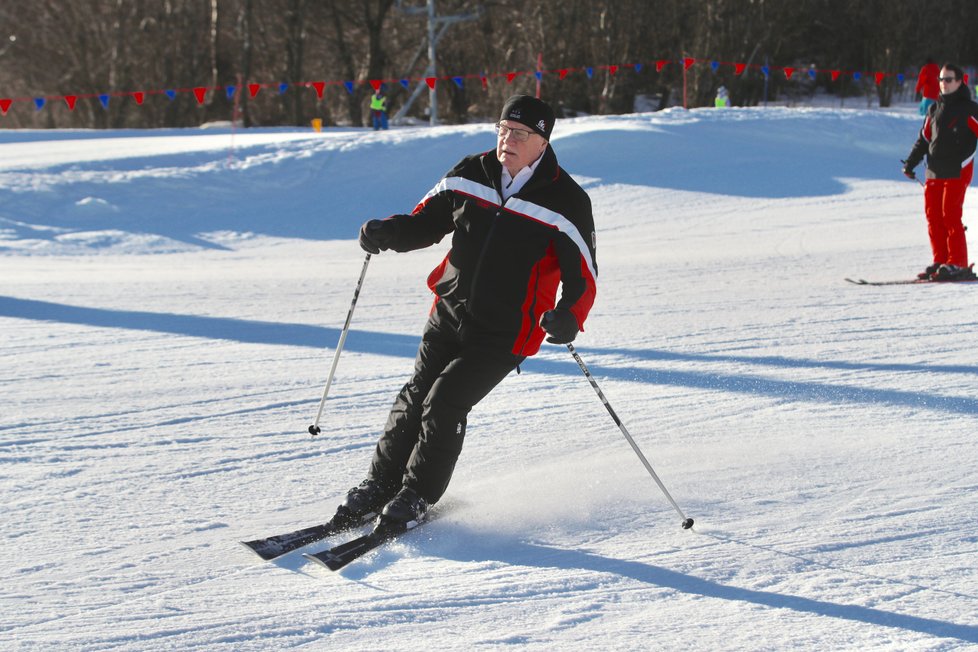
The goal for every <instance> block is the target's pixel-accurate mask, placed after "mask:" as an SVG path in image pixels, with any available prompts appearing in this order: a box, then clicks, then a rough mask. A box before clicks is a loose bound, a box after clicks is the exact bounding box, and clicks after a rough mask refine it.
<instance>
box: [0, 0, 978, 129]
mask: <svg viewBox="0 0 978 652" xmlns="http://www.w3.org/2000/svg"><path fill="white" fill-rule="evenodd" d="M425 2H426V0H32V2H26V3H15V2H5V3H3V4H2V5H0V30H3V31H2V32H0V98H33V97H39V96H60V95H69V94H74V95H82V96H84V95H91V96H93V97H94V96H96V95H98V94H102V93H119V94H124V93H127V92H130V91H147V90H151V89H188V88H193V87H199V86H205V87H211V88H214V87H227V86H232V85H234V86H240V85H241V84H248V83H272V82H275V83H279V82H281V83H286V84H289V85H290V86H289V87H288V90H287V91H286V92H284V93H279V92H278V90H277V89H270V88H263V90H262V91H261V92H259V94H258V95H257V96H255V97H254V98H252V97H250V94H248V93H245V92H242V91H240V90H239V92H238V93H237V95H236V96H235V97H234V98H233V99H232V98H229V97H227V95H226V94H224V93H218V92H211V93H208V94H207V96H206V100H205V101H204V102H203V103H199V102H198V101H197V100H196V99H195V97H194V96H193V94H191V93H186V92H183V93H178V94H175V97H174V98H173V99H170V98H169V97H167V96H164V95H152V96H148V97H146V99H145V100H144V102H143V103H142V104H138V103H137V102H136V101H135V100H134V99H133V98H132V97H128V96H125V95H113V96H112V98H111V101H109V102H108V106H107V107H105V106H103V104H102V103H100V102H99V101H97V100H93V99H91V98H87V99H84V100H79V101H78V103H77V105H76V107H75V109H74V110H69V108H68V107H67V106H66V105H65V103H64V102H52V103H49V104H47V105H45V106H44V108H42V109H40V110H37V109H35V106H34V105H33V104H32V103H29V102H17V103H16V104H14V105H13V107H12V108H11V109H10V110H9V111H8V114H7V115H5V116H3V117H0V127H3V128H27V127H31V128H51V127H58V128H154V127H186V126H196V125H200V124H202V123H205V122H210V121H217V120H229V119H231V117H232V115H233V116H235V117H236V118H237V119H239V120H240V121H241V122H242V123H243V124H244V125H246V126H266V125H308V124H309V121H310V120H311V119H312V118H320V119H322V120H323V121H324V123H325V124H327V125H332V124H343V125H357V126H360V125H366V124H367V123H368V122H369V116H368V115H367V114H368V111H367V106H368V102H369V96H370V94H371V93H372V92H373V89H372V88H371V87H370V85H369V84H368V83H366V82H368V81H369V80H376V79H385V80H400V79H411V80H415V81H413V82H412V84H417V83H419V82H418V81H417V80H419V79H422V78H423V77H424V76H425V69H426V67H427V66H428V56H427V53H428V50H427V37H428V24H427V19H426V14H425V13H424V11H423V10H424V9H425ZM435 8H436V11H437V14H438V15H439V16H453V15H455V16H458V15H467V16H468V18H469V19H467V20H464V21H459V22H456V23H453V24H449V25H447V26H441V25H440V26H439V31H441V32H442V33H441V34H440V37H439V38H438V39H437V61H436V66H437V68H436V70H437V72H436V74H437V76H439V77H443V76H454V75H459V76H461V75H470V74H486V73H489V74H492V75H493V76H491V77H489V78H488V80H487V81H488V83H487V84H482V83H481V82H480V80H479V79H473V78H466V79H465V81H464V83H463V84H461V85H459V84H455V83H451V82H447V81H445V80H441V81H439V82H438V84H437V86H436V92H437V101H438V116H439V118H440V120H441V121H442V122H445V123H462V122H467V121H472V120H488V119H492V117H494V115H495V113H496V111H497V110H498V107H499V106H500V105H501V104H502V102H503V101H504V99H505V98H506V97H507V96H508V95H510V94H512V93H517V92H521V93H528V94H534V93H535V92H536V86H537V78H536V77H535V76H534V75H533V74H532V71H535V70H536V69H537V63H538V57H540V56H541V55H542V61H543V69H544V70H548V71H553V70H560V69H568V70H574V71H575V72H573V73H572V74H568V75H567V76H566V77H565V78H564V79H560V78H559V76H558V75H556V74H552V73H550V74H544V75H543V78H542V80H541V81H540V86H541V96H542V97H543V98H544V99H547V100H548V101H550V102H551V103H552V104H553V105H554V106H556V107H558V109H559V110H560V111H561V112H562V113H563V114H565V115H574V114H579V113H592V114H613V113H628V112H631V111H633V110H635V107H636V98H641V99H643V100H644V103H643V106H645V107H647V108H652V109H659V108H665V107H667V106H671V105H676V104H679V105H682V104H683V103H684V102H685V103H686V104H687V106H689V107H696V106H703V105H709V104H711V103H712V101H713V96H714V94H715V92H716V88H717V86H719V85H720V84H724V85H725V86H726V87H727V88H728V89H729V92H730V96H731V100H732V103H733V104H734V105H746V106H750V105H756V104H759V103H762V102H765V101H775V100H778V101H785V100H787V101H789V102H790V101H791V100H792V99H793V98H797V97H798V96H800V95H802V94H805V93H813V92H815V90H816V89H820V90H823V91H825V92H828V93H831V94H834V95H836V96H837V97H839V98H840V101H843V102H844V101H845V98H847V97H850V98H852V97H855V98H860V97H865V98H867V100H868V101H873V102H879V104H881V105H883V106H887V105H889V104H890V103H891V102H892V101H893V99H894V98H895V97H897V96H901V97H906V96H907V95H908V94H911V93H912V92H913V85H914V82H915V77H916V72H917V70H918V69H919V67H920V66H921V65H922V64H923V62H924V61H925V59H926V58H928V57H931V58H933V59H935V60H936V61H938V63H940V62H941V61H945V60H950V61H955V62H957V63H959V64H961V65H964V66H968V65H970V64H971V63H973V62H974V61H975V60H976V59H978V57H976V54H978V53H976V51H975V50H976V47H978V45H976V43H975V39H973V38H971V37H972V36H973V34H972V33H971V30H970V29H969V27H970V22H969V21H967V20H965V18H966V17H967V16H968V15H970V13H971V12H972V11H973V9H974V7H973V2H970V1H969V0H945V2H942V3H923V2H919V1H916V0H913V1H911V0H861V1H860V2H855V3H853V2H850V1H849V0H791V1H788V0H686V1H685V2H675V0H561V1H560V2H553V1H552V0H549V1H548V0H520V1H516V0H483V1H481V2H480V1H478V0H437V2H436V6H435ZM419 10H420V11H419ZM684 57H693V58H696V59H698V60H716V61H720V62H740V63H745V64H748V67H747V68H746V69H745V71H744V72H743V74H740V75H736V74H735V72H734V69H733V68H732V67H731V66H728V65H723V66H720V67H718V68H717V69H716V70H714V69H713V67H712V66H710V65H704V64H697V65H694V66H692V67H691V68H689V70H688V71H686V74H685V75H684V74H683V67H682V66H681V65H677V64H670V65H667V66H665V67H663V68H662V70H661V71H656V67H655V65H654V63H655V62H656V61H659V60H668V61H674V62H675V61H678V60H680V59H682V58H684ZM635 63H641V64H642V69H641V70H640V71H638V72H636V71H635V70H634V69H632V68H631V67H629V66H630V65H631V64H635ZM609 65H620V66H622V68H620V69H619V70H618V71H617V73H616V74H612V71H611V70H609V69H608V67H607V66H609ZM761 65H769V66H774V67H785V66H792V67H796V68H797V69H798V70H799V73H798V74H796V75H794V76H793V77H792V78H791V79H787V78H786V77H785V76H784V75H783V74H781V75H777V74H771V75H769V76H765V75H763V74H762V73H761V72H760V71H759V67H760V66H761ZM589 67H590V68H593V69H594V74H593V75H592V76H588V75H586V74H584V73H582V72H580V71H581V70H583V69H585V68H589ZM808 69H817V70H823V71H825V70H831V69H839V70H843V71H854V70H856V71H864V73H865V76H864V78H863V79H861V80H856V79H854V78H853V76H852V75H851V74H843V75H840V76H839V77H838V78H837V79H835V80H832V79H831V78H830V76H829V75H827V74H824V73H823V74H819V75H817V76H816V77H815V78H814V79H812V77H811V76H809V75H808V74H806V70H808ZM510 71H513V72H520V73H530V74H520V75H518V76H517V77H515V78H514V79H513V80H512V81H511V82H509V81H507V80H506V78H505V77H498V76H495V75H496V74H498V73H505V72H510ZM874 71H884V72H887V73H894V72H904V73H905V74H906V75H907V79H906V81H905V82H904V83H903V84H900V82H899V81H898V79H897V78H896V77H895V76H894V75H892V74H890V75H887V76H886V77H885V78H884V79H883V81H882V83H880V84H879V85H877V84H876V83H875V80H874V79H873V78H872V72H874ZM317 80H330V81H339V80H343V81H353V82H355V83H354V84H352V87H351V90H352V92H351V90H348V89H347V87H346V86H344V85H343V84H330V85H327V86H326V87H325V90H324V93H323V97H322V99H320V98H319V97H318V96H317V94H316V93H315V92H313V90H312V89H310V88H308V87H296V86H293V85H294V84H302V83H304V82H310V81H317ZM421 83H423V82H421ZM413 90H414V89H413V87H412V88H404V87H403V86H402V85H401V84H398V83H388V84H387V91H388V96H389V100H388V101H389V105H390V108H391V110H392V111H397V110H398V109H399V108H400V107H402V106H404V104H405V103H406V102H408V100H409V97H410V95H411V93H412V91H413ZM425 91H427V89H425ZM856 101H858V100H856ZM427 110H428V98H427V92H425V93H422V95H421V96H420V97H419V98H418V101H416V102H414V103H413V104H411V107H410V110H409V111H408V113H407V115H408V116H410V117H413V118H416V119H425V115H426V111H427Z"/></svg>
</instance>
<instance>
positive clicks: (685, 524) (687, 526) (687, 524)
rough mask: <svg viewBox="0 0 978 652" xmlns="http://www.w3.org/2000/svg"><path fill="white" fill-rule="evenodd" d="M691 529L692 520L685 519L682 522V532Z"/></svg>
mask: <svg viewBox="0 0 978 652" xmlns="http://www.w3.org/2000/svg"><path fill="white" fill-rule="evenodd" d="M692 527H693V519H691V518H687V519H686V520H685V521H683V529H684V530H688V529H690V528H692Z"/></svg>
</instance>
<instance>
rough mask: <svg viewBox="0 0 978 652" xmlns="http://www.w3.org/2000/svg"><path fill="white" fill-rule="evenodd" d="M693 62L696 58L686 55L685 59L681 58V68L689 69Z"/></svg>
mask: <svg viewBox="0 0 978 652" xmlns="http://www.w3.org/2000/svg"><path fill="white" fill-rule="evenodd" d="M694 63H696V59H693V58H692V57H686V58H685V59H683V68H685V69H686V70H689V68H690V66H692V65H693V64H694Z"/></svg>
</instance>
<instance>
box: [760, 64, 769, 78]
mask: <svg viewBox="0 0 978 652" xmlns="http://www.w3.org/2000/svg"><path fill="white" fill-rule="evenodd" d="M761 72H762V73H764V76H765V77H770V76H771V69H770V68H768V67H767V66H761Z"/></svg>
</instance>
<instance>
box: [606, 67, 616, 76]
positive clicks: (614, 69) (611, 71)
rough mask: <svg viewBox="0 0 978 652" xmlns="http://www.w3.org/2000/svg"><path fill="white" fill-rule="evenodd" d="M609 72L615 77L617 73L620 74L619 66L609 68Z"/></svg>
mask: <svg viewBox="0 0 978 652" xmlns="http://www.w3.org/2000/svg"><path fill="white" fill-rule="evenodd" d="M608 72H609V73H610V74H611V76H612V77H614V76H615V73H616V72H618V66H608Z"/></svg>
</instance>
